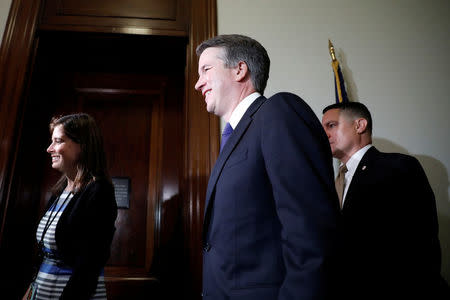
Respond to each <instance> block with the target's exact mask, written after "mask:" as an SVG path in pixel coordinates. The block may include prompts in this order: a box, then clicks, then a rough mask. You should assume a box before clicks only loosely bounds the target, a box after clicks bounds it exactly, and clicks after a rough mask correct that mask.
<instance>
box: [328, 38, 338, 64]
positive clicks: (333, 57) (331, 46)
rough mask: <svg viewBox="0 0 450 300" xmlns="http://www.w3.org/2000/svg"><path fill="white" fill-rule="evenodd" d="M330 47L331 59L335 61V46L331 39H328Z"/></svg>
mask: <svg viewBox="0 0 450 300" xmlns="http://www.w3.org/2000/svg"><path fill="white" fill-rule="evenodd" d="M328 49H329V50H330V55H331V60H332V61H335V60H336V55H335V54H334V46H333V44H332V43H331V41H330V40H329V39H328Z"/></svg>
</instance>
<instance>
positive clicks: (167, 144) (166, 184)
mask: <svg viewBox="0 0 450 300" xmlns="http://www.w3.org/2000/svg"><path fill="white" fill-rule="evenodd" d="M158 1H159V0H158ZM163 1H164V0H163ZM170 2H171V3H175V2H174V1H170ZM45 3H46V1H42V0H12V2H11V9H10V13H9V17H8V21H7V24H6V27H5V34H4V35H3V41H2V44H1V47H0V74H1V75H2V76H0V77H1V78H2V80H0V99H1V100H0V145H1V147H0V148H1V149H0V271H1V272H0V290H1V292H2V296H1V298H2V299H18V298H19V297H20V296H21V295H22V294H23V292H24V290H25V289H26V286H27V284H28V283H29V280H30V278H29V276H30V271H31V264H32V259H31V254H32V245H33V242H34V235H35V232H34V230H33V228H34V226H35V225H36V224H34V223H35V222H37V220H38V216H37V215H38V213H39V207H42V205H43V202H45V201H46V199H48V195H46V191H47V190H48V187H49V186H51V185H52V184H53V183H54V182H55V181H56V179H57V178H58V177H59V174H58V173H56V172H53V170H51V169H50V168H49V163H50V162H49V160H48V155H47V154H46V153H45V149H46V147H47V146H48V141H49V134H48V122H49V120H50V118H51V116H52V115H53V114H55V113H56V112H57V110H58V109H61V107H63V106H64V105H66V104H69V103H72V104H73V103H76V101H77V100H76V97H74V95H75V94H76V93H74V94H72V95H71V96H70V95H69V98H68V99H65V100H62V99H61V98H58V97H57V96H56V95H61V93H60V90H64V89H67V88H70V85H67V86H63V85H60V84H56V82H57V81H58V80H60V79H61V78H62V77H64V76H65V72H64V71H63V70H62V69H65V70H66V71H70V70H71V71H74V70H75V69H76V68H77V67H82V68H83V70H78V71H80V72H81V73H83V72H84V73H89V72H91V71H92V68H89V67H87V66H91V67H92V66H96V70H95V72H103V73H105V74H111V73H112V74H114V73H120V74H124V73H129V74H130V73H139V74H143V73H150V74H152V72H153V71H154V70H158V74H153V75H157V76H159V75H164V76H167V77H168V79H169V80H168V85H167V89H166V91H167V93H168V94H167V95H166V96H167V97H165V98H164V101H163V105H164V108H163V110H162V111H163V118H162V119H163V124H164V125H163V129H162V130H163V135H162V136H163V145H162V147H163V148H162V153H163V155H162V159H161V164H162V167H161V170H162V171H161V172H162V175H161V182H160V190H159V195H160V196H159V201H160V202H159V206H157V208H156V209H157V211H156V212H155V213H156V216H157V218H159V221H158V220H157V222H156V223H155V224H156V225H155V233H154V234H155V236H154V238H155V242H154V245H155V247H156V248H155V249H154V252H153V263H152V265H151V268H150V272H151V275H150V276H155V278H156V279H158V281H157V282H158V283H157V284H155V285H154V286H159V289H160V290H161V293H160V295H161V297H158V296H153V297H151V299H179V298H181V297H183V298H184V299H200V298H201V296H200V294H201V278H202V276H201V265H202V244H201V228H202V220H203V209H204V197H205V190H206V186H207V182H208V177H209V173H210V170H211V167H212V165H213V163H214V161H215V159H216V157H217V155H218V153H219V122H218V118H217V117H215V116H213V115H211V114H208V113H207V112H206V110H205V108H204V101H203V99H202V97H201V95H200V94H199V93H198V92H196V91H194V89H193V86H194V84H195V82H196V80H197V77H198V75H197V61H198V58H197V56H196V54H195V47H196V46H197V45H198V44H199V43H200V42H201V41H203V40H204V39H206V38H209V37H212V36H213V35H215V34H216V1H215V0H187V1H185V0H176V3H177V17H176V20H173V21H170V20H168V21H167V20H156V19H155V20H154V21H153V20H143V19H140V18H135V17H133V16H132V15H130V16H128V17H117V18H114V19H111V18H108V17H105V16H92V17H87V18H84V17H81V16H80V18H79V17H77V16H75V18H72V17H70V13H69V14H66V13H67V11H66V12H64V11H62V15H60V16H61V18H59V19H58V20H57V18H53V17H54V16H56V17H58V15H53V16H52V15H47V14H45V16H44V13H43V12H44V10H45V9H44V6H45ZM67 3H68V2H67ZM180 3H181V4H183V3H184V5H185V6H184V9H180V6H179V4H180ZM180 12H182V15H184V16H185V17H186V18H187V19H186V18H184V19H183V18H179V17H178V16H179V13H180ZM47 17H50V18H47ZM66 17H67V18H66ZM51 18H53V19H52V20H50V19H51ZM75 19H76V20H75ZM157 19H158V18H157ZM85 21H86V22H85ZM147 21H148V22H147ZM166 23H167V24H166ZM179 26H181V27H179ZM51 31H57V32H56V33H58V34H55V33H54V32H51ZM68 31H74V32H77V33H80V34H82V35H84V36H85V39H84V40H78V43H79V47H72V46H70V44H67V40H68V39H71V38H74V42H73V43H72V45H77V39H76V37H74V35H73V34H70V33H69V32H68ZM95 33H110V36H108V37H107V38H106V39H105V38H104V37H102V36H100V35H98V34H95ZM118 33H123V34H118ZM52 34H55V35H53V36H50V37H48V36H46V35H52ZM75 35H76V34H75ZM165 36H172V37H174V36H181V37H184V38H185V40H183V39H182V44H183V46H180V45H177V44H178V42H174V41H173V40H171V38H167V37H165ZM112 37H116V38H117V39H119V40H121V41H123V43H124V44H122V47H116V46H117V43H115V42H114V38H112ZM46 39H50V40H52V41H53V42H51V43H49V42H48V40H47V41H45V40H46ZM150 39H151V40H152V41H153V42H152V43H151V46H148V47H143V45H142V40H150ZM90 40H97V41H99V43H95V42H92V41H90ZM171 41H172V42H171ZM59 42H61V45H59ZM186 43H187V44H186ZM64 44H66V47H62V48H61V47H60V46H64ZM174 44H175V45H174ZM45 45H47V46H45ZM102 45H103V46H102ZM43 47H44V48H45V47H47V48H48V49H47V51H42V50H43ZM116 48H118V49H119V50H118V51H116V53H120V52H123V53H124V55H123V56H122V57H127V59H119V60H114V59H111V60H110V62H111V63H106V62H107V61H108V60H107V59H106V58H107V57H114V56H113V55H112V52H114V50H115V49H116ZM52 49H53V50H54V51H52ZM98 49H103V51H98ZM181 50H182V52H183V53H181ZM173 52H176V54H175V55H171V53H172V54H174V53H173ZM36 53H37V54H39V55H36ZM43 53H47V55H43ZM70 53H71V54H73V55H66V54H70ZM95 53H97V55H94V54H95ZM158 53H159V54H161V53H166V54H167V55H166V57H171V59H170V60H166V59H164V58H163V57H160V56H159V55H158ZM74 54H78V56H76V55H74ZM76 57H78V59H77V58H76ZM130 66H134V67H132V68H130ZM136 66H140V68H137V67H136ZM176 66H181V69H180V68H177V67H176ZM66 75H67V74H66ZM64 82H66V83H68V82H69V81H64ZM72 87H73V86H72ZM127 88H130V87H127ZM131 89H133V88H131ZM183 89H184V91H183ZM180 115H182V119H181V120H180ZM180 145H181V146H180ZM174 149H175V150H174ZM46 168H47V169H48V170H46ZM47 171H48V172H47ZM44 173H45V176H44ZM158 210H159V211H158ZM157 226H159V228H158V227H157ZM107 271H108V270H107ZM130 279H131V278H130ZM135 279H136V278H135ZM130 282H132V281H131V280H130V281H127V280H122V281H116V282H115V285H116V287H118V288H117V289H122V288H123V289H122V290H126V288H128V287H130V284H131V283H130ZM134 283H135V285H136V286H142V287H143V286H147V287H148V286H150V285H151V284H147V283H149V281H147V283H145V284H144V283H142V284H141V283H140V281H139V280H135V281H134ZM133 290H134V289H133V288H131V289H130V290H129V291H130V292H131V293H130V295H129V297H128V299H140V297H139V296H136V295H133V294H132V292H133ZM136 290H142V289H139V288H136ZM144 298H145V299H149V297H148V296H145V297H144Z"/></svg>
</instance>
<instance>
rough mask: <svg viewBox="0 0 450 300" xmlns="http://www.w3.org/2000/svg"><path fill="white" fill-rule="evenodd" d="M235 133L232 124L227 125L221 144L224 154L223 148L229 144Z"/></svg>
mask: <svg viewBox="0 0 450 300" xmlns="http://www.w3.org/2000/svg"><path fill="white" fill-rule="evenodd" d="M232 133H233V128H232V127H231V125H230V123H227V124H226V125H225V128H224V129H223V132H222V141H221V142H220V151H221V152H222V149H223V146H225V144H226V143H227V140H228V138H229V137H230V135H231V134H232Z"/></svg>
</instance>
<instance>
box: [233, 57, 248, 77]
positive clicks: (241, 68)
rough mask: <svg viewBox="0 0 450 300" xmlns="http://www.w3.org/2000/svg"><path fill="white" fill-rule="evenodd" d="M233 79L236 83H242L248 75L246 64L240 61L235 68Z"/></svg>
mask: <svg viewBox="0 0 450 300" xmlns="http://www.w3.org/2000/svg"><path fill="white" fill-rule="evenodd" d="M235 70H236V72H235V75H236V76H235V78H236V81H242V80H243V79H244V78H245V77H246V76H247V74H248V67H247V64H246V63H245V62H243V61H240V62H239V63H238V64H237V66H236V69H235Z"/></svg>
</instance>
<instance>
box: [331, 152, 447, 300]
mask: <svg viewBox="0 0 450 300" xmlns="http://www.w3.org/2000/svg"><path fill="white" fill-rule="evenodd" d="M342 214H343V223H344V228H343V232H344V239H343V241H344V243H343V250H344V253H343V259H342V262H343V266H342V269H341V270H342V276H341V277H340V278H341V279H343V280H344V281H343V282H342V283H341V287H342V289H343V290H344V291H345V292H346V293H347V296H346V299H391V298H392V299H410V298H411V299H435V298H433V296H432V295H433V293H434V292H435V291H436V290H437V283H438V282H439V277H440V263H441V253H440V246H439V240H438V221H437V213H436V203H435V198H434V194H433V191H432V190H431V187H430V184H429V183H428V180H427V177H426V175H425V172H424V171H423V169H422V167H421V165H420V163H419V162H418V161H417V159H415V158H414V157H412V156H408V155H404V154H398V153H382V152H379V151H378V150H377V149H375V147H371V148H370V149H369V150H368V151H367V152H366V154H365V155H364V156H363V158H362V160H361V161H360V163H359V165H358V167H357V170H356V172H355V174H354V176H353V179H352V181H351V183H350V186H349V189H348V191H347V195H346V198H345V201H344V207H343V210H342ZM417 297H418V298H417ZM421 297H423V298H421Z"/></svg>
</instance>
